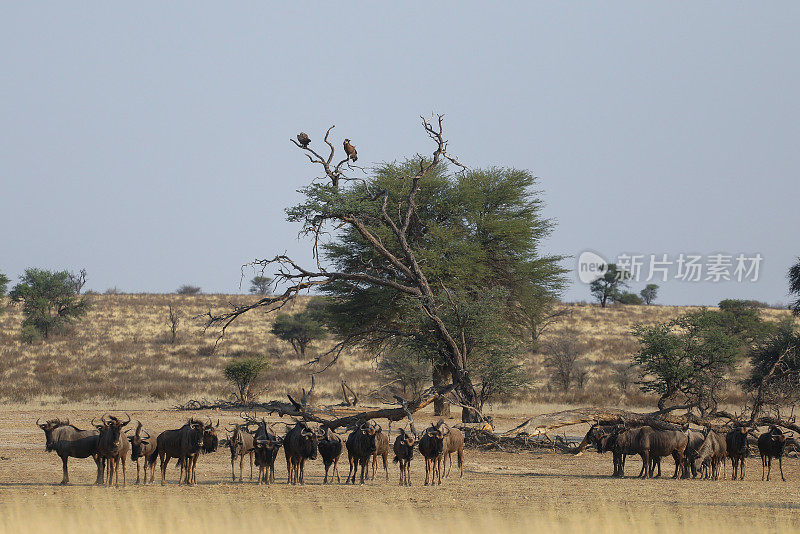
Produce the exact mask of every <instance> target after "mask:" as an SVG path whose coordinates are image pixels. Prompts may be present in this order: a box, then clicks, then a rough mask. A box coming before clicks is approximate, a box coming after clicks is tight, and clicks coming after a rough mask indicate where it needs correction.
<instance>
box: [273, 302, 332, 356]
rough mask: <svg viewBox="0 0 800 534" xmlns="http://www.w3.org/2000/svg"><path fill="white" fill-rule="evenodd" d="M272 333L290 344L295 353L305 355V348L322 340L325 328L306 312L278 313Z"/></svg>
mask: <svg viewBox="0 0 800 534" xmlns="http://www.w3.org/2000/svg"><path fill="white" fill-rule="evenodd" d="M272 333H273V334H274V335H275V336H276V337H277V338H278V339H282V340H283V341H288V342H289V343H291V345H292V348H293V349H294V351H295V353H297V354H298V355H299V356H305V355H306V348H307V347H308V346H309V345H310V344H311V343H313V342H314V341H317V340H319V339H324V338H325V335H326V332H325V328H324V327H323V326H322V325H321V324H320V323H319V322H318V321H317V320H316V319H314V317H312V316H311V314H310V313H309V312H307V311H303V312H299V313H295V314H291V315H290V314H288V313H279V314H278V315H277V316H276V317H275V322H274V323H272Z"/></svg>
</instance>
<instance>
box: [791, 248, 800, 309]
mask: <svg viewBox="0 0 800 534" xmlns="http://www.w3.org/2000/svg"><path fill="white" fill-rule="evenodd" d="M789 293H791V294H792V295H795V296H796V297H797V300H795V301H794V302H792V304H791V309H792V312H794V314H795V315H800V258H798V259H797V263H795V264H794V265H792V267H791V268H790V269H789Z"/></svg>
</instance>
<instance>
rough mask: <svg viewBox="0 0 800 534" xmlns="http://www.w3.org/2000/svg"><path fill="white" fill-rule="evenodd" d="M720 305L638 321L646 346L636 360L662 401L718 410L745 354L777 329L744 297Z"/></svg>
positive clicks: (637, 332) (644, 384) (643, 381)
mask: <svg viewBox="0 0 800 534" xmlns="http://www.w3.org/2000/svg"><path fill="white" fill-rule="evenodd" d="M719 306H720V309H719V310H709V309H705V308H703V309H701V310H699V311H697V312H691V313H687V314H684V315H682V316H680V317H678V318H676V319H674V320H672V321H668V322H664V323H659V324H656V325H652V326H641V325H639V326H636V327H635V328H634V329H633V335H634V336H635V337H636V338H638V340H639V342H640V343H641V348H640V350H639V352H638V353H637V354H635V355H634V357H633V361H634V363H635V364H636V365H637V366H638V370H639V373H640V380H639V382H638V384H639V386H640V387H641V389H642V390H643V391H648V392H653V393H657V394H658V395H659V400H658V407H659V409H660V410H665V409H668V407H667V403H668V402H673V403H674V402H678V403H684V404H683V405H680V404H678V405H674V406H672V408H675V407H681V408H690V409H692V408H697V409H698V410H699V411H700V413H701V414H702V415H706V414H708V413H709V412H712V411H714V410H716V408H717V405H718V403H719V394H720V393H721V392H722V388H723V386H724V385H725V383H726V382H727V381H728V380H729V379H728V376H729V375H730V374H731V372H732V371H733V370H734V369H736V366H737V365H738V364H739V362H740V361H741V359H742V358H743V356H744V355H745V354H746V353H747V351H748V350H750V348H751V347H752V346H754V344H756V343H758V342H759V341H760V340H762V339H764V338H765V336H768V335H769V334H770V333H771V332H772V331H774V328H775V326H774V324H772V323H766V322H765V321H763V320H762V319H761V318H760V317H759V315H758V310H757V309H756V308H755V307H754V306H752V305H749V304H748V303H746V302H744V301H739V300H724V301H722V302H720V305H719Z"/></svg>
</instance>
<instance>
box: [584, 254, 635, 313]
mask: <svg viewBox="0 0 800 534" xmlns="http://www.w3.org/2000/svg"><path fill="white" fill-rule="evenodd" d="M630 277H631V273H629V272H628V271H626V270H625V269H618V268H617V266H616V264H614V263H609V264H608V268H607V269H606V272H605V273H604V274H603V276H601V277H600V278H598V279H597V280H595V281H594V282H592V283H591V284H589V291H591V293H592V296H593V297H594V298H596V299H597V302H599V303H600V306H602V307H603V308H605V307H606V304H608V302H609V301H611V302H615V301H618V300H619V298H620V296H621V294H622V289H624V288H626V287H628V282H627V280H629V279H630Z"/></svg>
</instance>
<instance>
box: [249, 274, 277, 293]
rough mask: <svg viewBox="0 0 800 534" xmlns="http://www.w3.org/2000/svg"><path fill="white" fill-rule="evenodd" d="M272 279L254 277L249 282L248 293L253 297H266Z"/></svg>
mask: <svg viewBox="0 0 800 534" xmlns="http://www.w3.org/2000/svg"><path fill="white" fill-rule="evenodd" d="M271 284H272V278H270V277H269V276H260V275H259V276H254V277H253V278H252V279H251V280H250V293H252V294H254V295H266V294H268V293H269V288H270V285H271Z"/></svg>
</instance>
